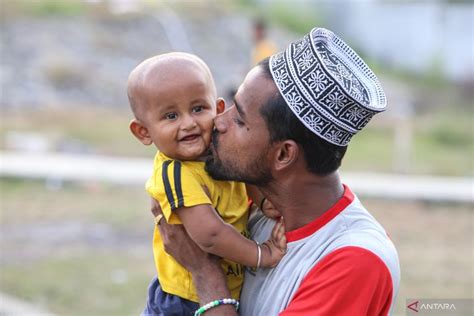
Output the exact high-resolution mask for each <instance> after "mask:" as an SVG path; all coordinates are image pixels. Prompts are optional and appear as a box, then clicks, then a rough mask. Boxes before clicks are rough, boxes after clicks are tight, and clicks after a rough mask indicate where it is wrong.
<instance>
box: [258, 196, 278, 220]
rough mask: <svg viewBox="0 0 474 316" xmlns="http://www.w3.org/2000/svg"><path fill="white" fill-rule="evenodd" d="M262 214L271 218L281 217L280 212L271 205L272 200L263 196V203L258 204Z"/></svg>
mask: <svg viewBox="0 0 474 316" xmlns="http://www.w3.org/2000/svg"><path fill="white" fill-rule="evenodd" d="M260 207H261V209H262V212H263V214H264V215H265V216H266V217H269V218H273V219H279V218H280V217H281V214H280V212H278V210H277V209H276V208H275V207H274V206H273V204H272V202H270V200H268V199H266V198H264V200H263V203H261V205H260Z"/></svg>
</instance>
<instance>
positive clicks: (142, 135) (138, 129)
mask: <svg viewBox="0 0 474 316" xmlns="http://www.w3.org/2000/svg"><path fill="white" fill-rule="evenodd" d="M130 131H131V132H132V134H133V135H135V137H136V138H137V139H138V140H139V141H141V142H142V144H143V145H147V146H148V145H151V144H152V142H153V141H152V140H151V137H150V134H149V133H148V129H147V128H146V127H145V126H143V124H142V122H140V121H139V120H137V119H133V120H132V121H131V122H130Z"/></svg>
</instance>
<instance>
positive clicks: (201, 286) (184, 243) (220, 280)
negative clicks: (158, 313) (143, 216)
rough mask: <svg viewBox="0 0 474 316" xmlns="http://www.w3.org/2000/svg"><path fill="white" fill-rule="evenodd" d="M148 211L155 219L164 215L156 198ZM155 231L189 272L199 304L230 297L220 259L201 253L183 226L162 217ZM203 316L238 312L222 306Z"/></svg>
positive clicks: (231, 314)
mask: <svg viewBox="0 0 474 316" xmlns="http://www.w3.org/2000/svg"><path fill="white" fill-rule="evenodd" d="M151 211H152V213H153V215H154V216H155V218H156V216H158V215H160V214H161V215H162V214H163V213H162V212H161V207H160V205H159V204H158V203H157V202H156V200H155V199H152V206H151ZM158 229H159V231H160V235H161V239H162V240H163V244H164V247H165V251H166V252H167V253H168V254H169V255H171V256H172V257H173V258H175V259H176V261H178V263H179V264H181V265H182V266H183V267H184V268H186V269H187V270H188V271H189V272H191V275H192V277H193V282H194V285H195V287H196V291H197V293H198V296H199V301H200V303H201V305H202V304H207V303H209V302H212V301H214V300H217V299H221V298H227V297H231V296H230V292H229V289H228V288H227V283H226V279H225V276H224V273H223V271H222V268H221V267H220V262H219V261H220V260H219V259H218V258H217V257H216V256H213V255H210V254H208V253H206V252H204V251H202V250H201V248H199V246H198V245H196V243H195V242H194V241H193V240H192V239H191V238H190V237H189V236H188V234H187V233H186V231H185V229H184V227H183V225H170V224H168V223H167V222H166V220H165V218H161V220H160V221H159V222H158ZM206 315H209V316H212V315H219V316H235V315H237V313H236V312H235V309H234V307H233V306H230V305H223V306H218V307H215V308H212V309H211V310H209V311H207V312H206Z"/></svg>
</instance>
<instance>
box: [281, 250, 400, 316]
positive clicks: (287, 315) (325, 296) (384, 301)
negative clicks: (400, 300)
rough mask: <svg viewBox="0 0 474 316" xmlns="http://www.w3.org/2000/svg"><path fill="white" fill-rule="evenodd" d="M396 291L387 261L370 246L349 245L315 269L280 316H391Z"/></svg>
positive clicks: (307, 276)
mask: <svg viewBox="0 0 474 316" xmlns="http://www.w3.org/2000/svg"><path fill="white" fill-rule="evenodd" d="M392 294H393V284H392V278H391V275H390V272H389V270H388V268H387V266H386V265H385V263H384V262H383V261H382V260H381V259H380V258H379V257H378V256H377V255H376V254H374V253H373V252H371V251H369V250H367V249H364V248H360V247H354V246H348V247H343V248H339V249H337V250H335V251H334V252H332V253H330V254H328V255H327V256H326V257H324V258H323V259H322V260H321V261H319V262H318V263H317V264H316V265H315V266H314V267H313V268H312V269H311V271H310V272H309V273H308V274H307V275H306V277H305V278H304V279H303V281H302V283H301V285H300V287H299V288H298V290H297V291H296V293H295V295H294V296H293V298H292V299H291V301H290V303H289V305H288V307H287V308H286V309H285V310H284V311H283V312H282V313H281V314H280V316H297V315H298V316H302V315H304V316H310V315H331V316H337V315H351V316H358V315H369V316H372V315H373V316H375V315H387V314H388V312H389V310H390V305H391V303H392Z"/></svg>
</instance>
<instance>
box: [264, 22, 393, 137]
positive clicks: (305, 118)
mask: <svg viewBox="0 0 474 316" xmlns="http://www.w3.org/2000/svg"><path fill="white" fill-rule="evenodd" d="M270 71H271V73H272V76H273V80H274V82H275V84H276V86H277V87H278V89H279V91H280V93H281V95H282V96H283V98H284V99H285V101H286V103H287V104H288V106H289V107H290V109H291V110H292V111H293V113H295V115H296V116H297V117H298V119H299V120H300V121H301V122H302V123H303V124H304V125H305V126H306V127H307V128H309V129H310V130H311V131H312V132H313V133H315V134H317V135H318V136H320V137H321V138H323V139H325V140H327V141H328V142H330V143H333V144H335V145H339V146H347V144H348V143H349V141H350V139H351V137H352V136H354V135H355V134H356V133H357V132H358V131H360V130H361V129H362V128H363V127H364V126H365V125H366V124H367V123H368V122H369V121H370V119H371V118H372V116H374V115H375V114H376V113H379V112H382V111H384V110H385V108H386V105H387V100H386V97H385V93H384V92H383V90H382V86H381V85H380V82H379V80H378V79H377V77H376V76H375V74H374V73H373V72H372V70H370V69H369V67H368V66H367V65H366V63H365V62H364V61H363V60H362V59H361V58H360V57H359V56H358V55H357V53H356V52H354V51H353V50H352V48H350V47H349V46H348V45H347V44H346V43H345V42H344V41H343V40H342V39H340V38H339V37H337V36H336V35H335V34H334V33H333V32H331V31H329V30H326V29H324V28H314V29H313V30H311V32H310V33H309V34H307V35H305V36H304V37H303V38H302V39H300V40H298V41H296V42H294V43H291V44H290V45H289V46H288V48H287V49H286V50H285V51H283V52H280V53H277V54H275V55H273V56H272V57H271V58H270Z"/></svg>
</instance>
